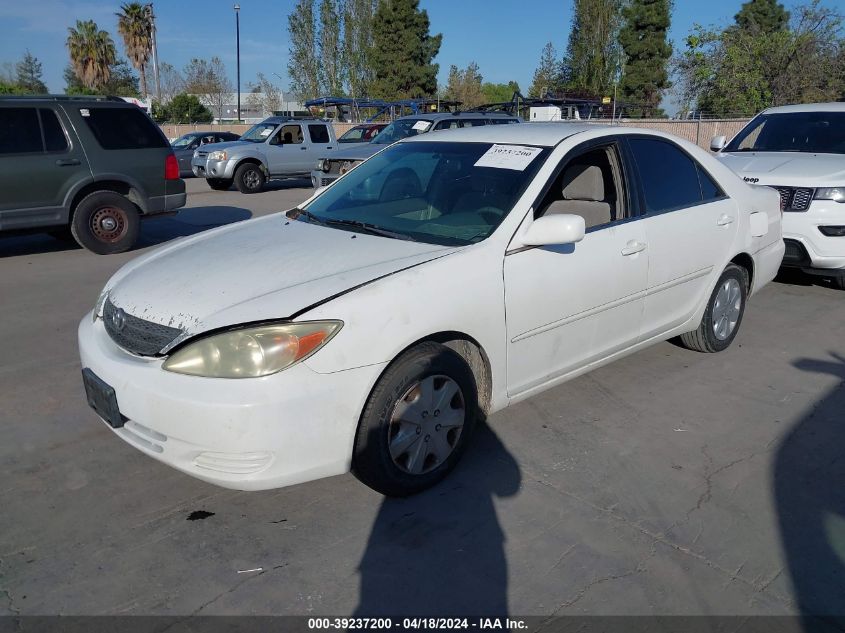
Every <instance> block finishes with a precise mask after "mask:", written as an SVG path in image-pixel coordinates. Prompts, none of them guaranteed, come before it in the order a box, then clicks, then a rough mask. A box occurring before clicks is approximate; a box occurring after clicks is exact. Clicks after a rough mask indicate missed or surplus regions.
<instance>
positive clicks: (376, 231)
mask: <svg viewBox="0 0 845 633" xmlns="http://www.w3.org/2000/svg"><path fill="white" fill-rule="evenodd" d="M305 213H308V212H307V211H306V212H305ZM322 223H323V224H325V225H326V226H348V227H352V228H356V229H360V230H361V231H363V232H364V233H369V234H370V235H379V236H381V237H392V238H393V239H397V240H407V241H409V242H416V241H417V240H415V239H414V238H413V237H411V236H410V235H406V234H404V233H396V232H395V231H390V230H388V229H383V228H381V227H380V226H376V225H375V224H370V223H368V222H360V221H358V220H322Z"/></svg>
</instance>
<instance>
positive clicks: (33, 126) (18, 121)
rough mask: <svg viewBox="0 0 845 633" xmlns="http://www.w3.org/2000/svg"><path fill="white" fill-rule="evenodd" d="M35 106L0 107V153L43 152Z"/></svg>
mask: <svg viewBox="0 0 845 633" xmlns="http://www.w3.org/2000/svg"><path fill="white" fill-rule="evenodd" d="M43 151H44V147H43V145H42V144H41V128H40V127H39V125H38V112H37V111H36V110H35V108H2V109H0V154H29V153H32V152H43Z"/></svg>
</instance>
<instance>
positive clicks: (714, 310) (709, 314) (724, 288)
mask: <svg viewBox="0 0 845 633" xmlns="http://www.w3.org/2000/svg"><path fill="white" fill-rule="evenodd" d="M726 299H727V301H726ZM747 300H748V273H747V272H746V270H745V269H744V268H742V267H740V266H737V265H736V264H728V266H727V268H725V270H724V272H722V275H721V277H719V282H718V283H717V284H716V287H715V288H714V289H713V292H712V293H711V295H710V299H709V300H708V301H707V308H706V309H705V310H704V317H703V318H702V319H701V324H700V325H699V326H698V329H697V330H695V331H694V332H687V333H686V334H681V337H680V340H681V344H682V345H683V346H684V347H686V348H687V349H691V350H694V351H696V352H705V353H713V352H721V351H722V350H725V349H727V348H728V347H729V346H730V344H731V343H732V342H733V340H734V338H736V334H737V332H739V326H740V325H741V324H742V317H743V315H744V314H745V303H746V301H747Z"/></svg>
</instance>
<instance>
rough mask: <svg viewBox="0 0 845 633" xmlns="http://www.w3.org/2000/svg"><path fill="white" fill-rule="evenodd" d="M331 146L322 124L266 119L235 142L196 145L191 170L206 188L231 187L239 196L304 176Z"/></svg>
mask: <svg viewBox="0 0 845 633" xmlns="http://www.w3.org/2000/svg"><path fill="white" fill-rule="evenodd" d="M336 148H337V139H336V138H335V134H334V129H333V128H332V126H331V124H329V123H327V122H326V121H321V120H319V119H293V118H290V117H270V118H268V119H265V120H264V121H262V122H261V123H257V124H256V125H253V126H252V127H251V128H250V129H249V130H247V132H246V133H245V134H244V135H243V136H241V138H240V140H237V141H232V142H229V143H209V144H206V145H202V146H201V147H200V148H199V149H197V151H196V152H194V156H193V158H192V159H191V169H192V171H193V172H194V176H197V177H198V178H205V179H206V182H208V186H209V187H211V188H212V189H217V190H221V191H225V190H227V189H229V187H231V186H232V183H234V184H235V187H237V188H238V191H240V192H241V193H257V192H259V191H261V190H262V189H263V188H264V184H265V183H266V182H267V181H268V180H273V179H277V178H296V177H301V176H308V175H309V174H310V172H311V170H312V169H313V167H314V163H315V162H316V161H317V158H320V157H322V156H325V155H326V154H327V153H331V152H332V151H333V150H335V149H336Z"/></svg>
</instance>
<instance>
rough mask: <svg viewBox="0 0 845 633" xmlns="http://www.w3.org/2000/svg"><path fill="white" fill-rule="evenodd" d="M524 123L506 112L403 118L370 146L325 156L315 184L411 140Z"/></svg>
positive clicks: (320, 184) (315, 166) (315, 170)
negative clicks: (419, 136) (430, 133)
mask: <svg viewBox="0 0 845 633" xmlns="http://www.w3.org/2000/svg"><path fill="white" fill-rule="evenodd" d="M521 122H522V119H520V118H519V117H515V116H512V115H510V114H505V113H502V112H433V113H427V114H412V115H409V116H403V117H400V118H398V119H396V120H395V121H393V123H391V124H390V125H388V126H387V127H386V128H384V129H383V130H382V131H381V132H379V133H378V135H377V136H376V137H375V138H374V139H373V140H372V141H370V142H369V143H356V144H355V145H354V146H352V147H349V146H346V147H344V148H343V149H341V150H340V151H335V152H332V153H331V154H321V155H320V156H319V160H318V161H316V163H315V164H312V165H311V169H312V170H313V171H312V172H311V184H312V185H313V186H314V187H315V188H317V187H325V186H327V185H330V184H331V183H333V182H334V181H335V180H337V179H338V178H340V177H341V176H342V175H343V174H345V173H346V172H348V171H349V170H350V169H352V168H353V167H355V166H357V165H358V164H360V163H361V162H362V161H365V160H367V159H368V158H369V157H370V156H372V155H373V154H375V153H376V152H379V151H381V150H383V149H384V148H385V147H387V146H388V145H391V144H392V143H395V142H396V141H401V140H402V139H403V138H408V137H409V136H416V135H417V134H425V133H426V132H437V131H440V130H454V129H456V128H461V127H475V126H477V125H494V124H509V123H521Z"/></svg>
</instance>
